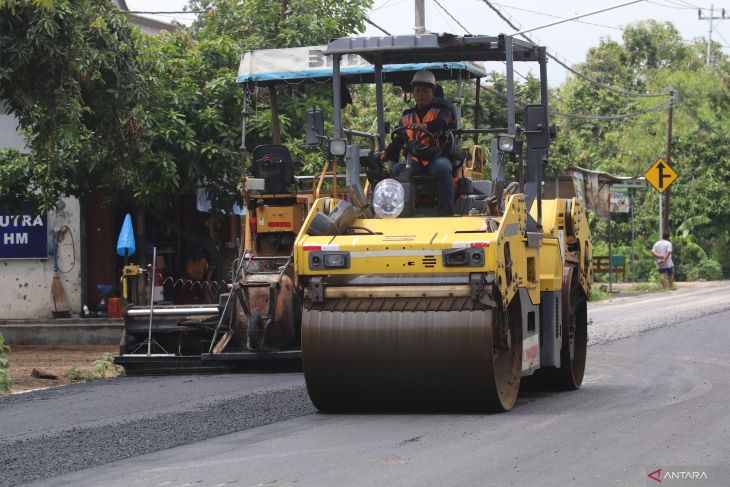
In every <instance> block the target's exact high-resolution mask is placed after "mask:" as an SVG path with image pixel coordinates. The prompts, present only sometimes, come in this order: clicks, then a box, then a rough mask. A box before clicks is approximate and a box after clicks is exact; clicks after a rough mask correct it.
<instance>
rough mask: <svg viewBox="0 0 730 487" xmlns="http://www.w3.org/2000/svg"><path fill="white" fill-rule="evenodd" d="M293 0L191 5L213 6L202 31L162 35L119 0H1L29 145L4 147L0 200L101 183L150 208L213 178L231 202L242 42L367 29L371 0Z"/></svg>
mask: <svg viewBox="0 0 730 487" xmlns="http://www.w3.org/2000/svg"><path fill="white" fill-rule="evenodd" d="M39 3H45V2H39ZM286 3H287V2H281V1H278V0H277V1H274V0H239V1H224V0H219V1H205V2H191V6H192V7H194V8H206V9H207V13H206V14H204V15H202V16H201V17H200V18H199V19H198V20H197V21H196V22H195V24H194V26H193V27H192V29H182V30H181V31H180V32H176V33H172V34H169V35H163V36H160V37H155V38H151V37H148V36H145V35H143V34H141V33H140V32H139V31H138V30H137V29H135V28H133V27H131V26H130V25H129V23H128V22H127V20H126V18H125V17H124V16H123V15H122V14H121V13H120V12H118V11H117V10H116V9H115V8H114V7H113V5H112V3H111V2H108V1H105V0H80V1H75V2H71V1H70V0H57V1H56V2H54V6H53V8H52V9H44V8H39V7H37V6H36V3H34V2H31V1H30V0H25V1H22V0H17V1H12V2H10V0H6V2H4V3H3V4H0V5H4V6H2V7H0V32H2V33H3V35H2V36H0V51H2V52H3V56H2V59H0V98H4V99H6V100H7V102H8V105H9V107H10V110H11V111H12V112H13V113H14V114H16V115H17V116H18V117H19V119H20V125H21V127H22V129H23V131H24V133H25V134H26V135H27V136H28V147H29V153H28V154H26V155H24V154H20V153H18V152H15V151H7V150H6V151H2V153H0V205H4V206H7V205H10V204H12V203H14V202H16V201H18V200H19V199H25V200H31V201H34V202H36V203H37V204H38V205H39V206H40V208H41V209H48V208H51V207H52V206H53V205H54V204H55V203H56V202H57V201H58V200H59V199H60V198H61V197H62V196H77V197H81V196H83V195H85V194H87V193H88V192H89V191H90V190H92V189H93V188H97V187H102V188H104V189H105V191H106V192H107V194H109V197H110V198H112V199H114V200H121V201H126V202H132V201H133V202H134V203H135V204H142V205H144V204H152V203H153V202H155V201H157V200H158V199H159V198H161V197H164V196H169V195H171V194H174V192H175V191H177V190H179V189H180V188H181V187H182V186H185V185H188V186H192V185H195V184H196V183H197V181H203V182H204V183H205V184H206V185H207V188H208V190H209V193H210V194H211V195H212V196H213V202H214V204H215V206H217V207H219V208H227V207H230V203H231V202H232V199H233V198H234V197H235V196H234V188H235V186H236V184H237V182H238V175H239V173H240V171H239V167H238V157H237V154H238V146H239V143H240V142H239V141H240V106H241V90H240V88H239V87H238V86H236V84H235V73H236V70H237V67H238V61H239V59H240V55H241V53H242V51H243V50H244V49H251V48H259V47H285V46H293V45H301V44H311V43H313V42H315V43H316V42H322V43H323V42H326V40H327V39H328V38H329V37H335V36H343V35H348V34H350V33H352V32H353V31H356V30H358V29H362V28H364V26H363V17H364V12H365V9H366V8H367V7H369V6H370V3H371V1H370V0H338V1H327V2H324V1H320V0H306V1H298V2H291V4H290V5H288V7H287V10H286V16H285V18H283V19H282V18H280V16H279V14H280V10H279V9H280V8H281V6H282V4H286ZM299 98H302V99H303V98H304V95H302V96H301V97H299V96H295V97H294V99H293V100H292V102H294V101H295V100H296V99H299ZM301 117H302V122H301V123H300V124H299V125H298V126H297V127H295V128H293V129H292V133H294V134H297V135H298V134H300V133H302V132H303V130H302V131H300V130H299V129H301V127H303V113H302V114H301ZM266 128H267V127H266V126H265V124H261V126H260V129H261V133H259V134H254V137H256V136H263V135H264V132H265V131H266Z"/></svg>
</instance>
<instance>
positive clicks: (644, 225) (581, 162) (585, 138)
mask: <svg viewBox="0 0 730 487" xmlns="http://www.w3.org/2000/svg"><path fill="white" fill-rule="evenodd" d="M622 40H623V42H617V41H615V40H611V39H604V40H602V41H601V43H600V45H599V46H597V47H595V48H592V49H591V50H590V51H589V53H588V56H587V58H586V61H585V62H584V63H583V64H582V65H580V66H578V69H579V71H581V72H582V73H584V74H586V75H588V76H590V77H592V78H594V79H598V80H599V81H601V82H603V83H607V84H610V85H612V86H614V87H618V88H622V89H624V90H629V91H634V92H652V93H668V92H669V89H670V87H671V88H673V89H674V90H675V92H676V93H678V103H677V105H676V108H675V110H674V119H673V145H672V166H673V167H674V169H675V170H676V171H677V172H678V174H679V179H678V180H677V181H676V182H675V183H674V184H673V185H672V187H671V202H670V210H671V211H670V225H669V227H670V230H671V229H677V230H676V231H672V233H673V234H675V233H676V238H675V239H674V240H673V242H674V244H675V245H674V247H675V249H674V253H673V260H674V261H675V264H676V266H677V272H678V273H677V277H678V278H680V279H692V278H697V276H699V275H700V273H698V272H697V271H696V269H697V268H698V267H699V268H701V269H702V275H715V276H716V275H717V273H716V272H715V271H716V270H717V265H716V264H717V263H718V262H719V263H720V266H721V269H723V270H724V272H725V274H726V275H727V274H728V272H729V271H730V251H728V250H727V249H728V243H730V237H728V235H729V234H730V192H728V191H727V187H728V183H730V137H728V135H727V127H728V126H730V85H728V83H727V80H728V79H730V64H729V63H728V59H727V56H726V55H725V54H724V53H723V52H722V51H721V50H720V49H719V48H717V46H715V47H713V50H714V51H715V54H716V57H717V60H718V62H717V66H716V67H709V68H708V67H706V66H705V62H704V61H705V59H704V52H703V51H702V49H698V48H697V47H695V46H692V45H687V44H685V42H684V41H683V39H682V38H681V36H680V34H679V33H678V32H677V30H676V28H674V26H672V25H671V24H669V23H659V22H656V21H645V22H639V23H636V24H632V25H629V26H627V28H626V29H625V30H624V34H623V39H622ZM555 95H556V97H555V98H556V100H555V102H554V104H553V106H554V107H556V108H555V110H556V111H560V112H564V113H582V114H601V115H616V114H621V113H630V112H634V111H639V110H643V109H647V108H651V107H653V106H656V105H657V104H658V103H661V102H663V101H666V98H661V97H659V98H657V97H629V96H625V95H623V94H620V93H616V92H614V91H610V90H607V89H604V88H601V87H598V86H596V85H595V84H592V83H590V82H588V81H586V80H584V79H582V78H579V77H571V78H569V79H568V80H567V81H566V83H565V84H564V85H563V86H561V87H560V88H559V89H558V90H556V91H555ZM667 122H668V114H667V110H666V109H661V110H658V111H652V112H648V113H644V114H642V115H640V116H637V117H631V118H628V119H626V120H624V121H614V122H606V121H595V120H588V121H585V120H578V119H563V118H561V119H560V120H558V123H559V139H558V142H557V144H556V147H555V149H556V150H555V151H554V153H555V155H554V156H553V158H557V159H560V160H566V161H568V162H569V163H571V164H574V165H578V166H582V167H586V168H592V169H598V170H603V171H607V172H610V173H613V174H617V175H622V176H635V177H636V176H641V175H643V173H644V172H645V171H646V169H647V168H648V167H649V166H650V165H651V164H652V163H653V162H654V161H656V160H657V159H659V158H660V157H662V158H663V157H665V155H666V143H667ZM635 195H636V198H635V199H634V201H633V202H632V203H633V206H634V227H635V234H636V242H635V247H636V256H637V259H636V261H635V262H634V268H635V276H636V278H637V279H638V280H646V279H648V278H650V277H652V276H653V275H654V274H655V273H656V270H655V265H654V259H653V257H652V256H651V253H650V249H651V247H652V245H653V244H654V242H655V241H656V240H657V214H658V198H657V193H656V192H655V191H654V190H653V189H652V188H649V189H647V190H645V191H643V190H642V191H636V192H635ZM684 222H690V223H687V224H686V225H684V227H680V225H682V224H683V223H684ZM698 222H702V225H699V224H698ZM689 225H693V229H692V230H690V231H689V233H688V231H687V227H688V226H689ZM591 228H592V230H593V235H594V239H595V240H596V242H595V247H596V249H597V250H596V251H595V252H594V253H595V254H601V253H602V254H607V252H606V251H605V250H607V249H606V242H607V239H608V232H607V229H606V226H605V223H602V222H593V223H592V224H591ZM630 239H631V225H630V222H629V221H628V218H627V217H624V216H619V215H616V221H614V222H613V230H612V245H613V248H614V249H615V250H614V254H616V255H619V254H620V255H625V256H627V259H628V258H629V256H630V255H631V254H630V249H629V247H630ZM599 249H604V251H603V252H601V251H599ZM708 259H710V261H708ZM712 260H714V261H715V263H713V262H712Z"/></svg>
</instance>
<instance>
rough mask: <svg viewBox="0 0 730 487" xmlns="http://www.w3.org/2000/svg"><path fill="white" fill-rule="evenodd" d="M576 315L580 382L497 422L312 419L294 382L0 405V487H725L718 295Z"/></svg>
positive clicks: (143, 382) (98, 387) (148, 384)
mask: <svg viewBox="0 0 730 487" xmlns="http://www.w3.org/2000/svg"><path fill="white" fill-rule="evenodd" d="M589 317H590V319H591V320H592V323H591V325H590V328H589V333H590V336H591V346H590V347H589V353H588V365H587V371H586V380H585V385H584V387H583V388H582V389H581V390H580V391H575V392H570V393H555V392H549V391H543V390H540V389H539V388H535V387H532V388H527V389H523V390H522V391H521V394H520V398H519V400H518V403H517V405H516V407H515V409H514V410H513V411H512V412H510V413H506V414H496V415H481V414H442V415H424V414H401V415H326V414H320V413H316V412H314V409H313V407H312V406H311V403H309V401H308V399H307V396H306V392H305V390H304V385H303V380H302V378H301V374H298V373H284V374H273V375H272V374H243V375H226V376H203V377H194V376H191V377H173V378H170V377H167V378H125V379H121V380H115V381H109V382H105V383H94V384H83V385H78V386H70V387H63V388H60V389H57V390H53V391H39V392H37V393H28V394H24V395H21V396H14V397H11V398H3V399H0V430H2V431H3V435H2V439H0V464H2V465H4V466H7V467H5V468H3V473H2V475H0V483H2V484H3V485H11V484H13V483H17V482H20V481H29V480H33V479H40V480H38V481H37V485H54V486H55V485H89V486H91V485H110V486H114V485H119V486H121V485H124V486H127V485H166V486H182V485H209V486H214V485H243V486H268V485H270V486H276V487H279V486H285V485H295V486H308V485H312V486H322V485H405V486H408V485H414V486H415V485H419V486H421V485H475V484H478V485H483V484H490V485H651V484H650V483H645V482H654V481H653V480H651V479H649V478H648V477H647V474H648V473H650V472H652V471H653V470H656V469H658V468H664V472H666V471H667V469H669V468H674V469H675V470H676V471H679V470H680V469H687V470H691V471H698V470H699V471H702V472H704V473H705V474H706V475H707V476H709V478H708V479H707V480H706V481H704V480H703V481H704V482H705V483H703V484H702V485H727V482H725V480H726V479H727V478H728V477H727V474H728V472H727V471H725V472H724V473H723V470H722V469H723V468H724V467H725V466H726V465H727V464H728V462H727V458H730V446H728V442H727V438H729V437H730V431H729V430H730V412H729V408H727V407H726V404H727V403H728V402H729V401H730V373H729V372H730V358H729V357H728V353H727V350H728V349H730V337H729V335H728V333H727V326H728V323H729V322H730V285H728V283H721V284H715V285H708V286H706V287H700V288H692V289H681V290H679V291H676V292H667V293H661V294H653V295H644V296H638V297H632V298H622V299H617V300H615V302H611V303H597V304H595V305H591V306H590V309H589ZM6 433H7V434H6ZM181 445H182V446H181ZM155 450H157V451H155ZM147 452H152V453H147ZM94 465H96V466H94ZM89 467H91V468H89ZM74 470H75V471H74ZM721 475H722V477H720V476H721ZM720 478H721V479H722V481H721V482H720V481H719V479H720ZM662 485H671V483H668V482H667V481H665V482H664V483H663V484H662Z"/></svg>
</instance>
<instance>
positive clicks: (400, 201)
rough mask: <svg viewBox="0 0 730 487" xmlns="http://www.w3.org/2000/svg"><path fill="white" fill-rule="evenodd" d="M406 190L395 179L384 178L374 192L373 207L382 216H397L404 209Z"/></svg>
mask: <svg viewBox="0 0 730 487" xmlns="http://www.w3.org/2000/svg"><path fill="white" fill-rule="evenodd" d="M404 205H405V191H403V186H402V185H401V184H400V183H399V182H398V181H396V180H395V179H383V180H382V181H380V182H379V183H378V184H377V185H376V186H375V191H374V192H373V209H374V210H375V214H376V215H377V216H378V217H380V218H396V217H397V216H398V215H400V214H401V212H402V211H403V206H404Z"/></svg>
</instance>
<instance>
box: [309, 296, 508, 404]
mask: <svg viewBox="0 0 730 487" xmlns="http://www.w3.org/2000/svg"><path fill="white" fill-rule="evenodd" d="M334 308H338V306H335V307H334ZM497 315H498V313H495V312H494V311H493V310H491V309H476V310H466V311H464V310H462V311H427V312H423V311H375V312H372V311H371V312H362V311H346V312H342V311H335V310H332V311H324V310H316V309H306V308H305V310H304V313H303V317H302V365H303V368H304V377H305V379H306V383H307V389H308V391H309V395H310V397H311V399H312V402H313V403H314V405H315V406H316V407H317V408H318V409H320V410H323V411H330V410H332V411H334V410H338V411H341V410H402V409H406V408H407V409H420V410H423V409H426V410H429V409H452V410H453V409H476V410H497V411H505V410H509V409H511V408H512V406H513V405H514V403H515V400H516V398H517V392H518V390H519V384H520V376H521V366H522V362H521V360H522V334H521V331H520V330H521V326H516V325H519V323H517V324H516V325H515V324H514V323H513V324H512V325H510V320H509V316H507V317H506V318H505V319H503V320H498V321H501V323H502V325H501V326H508V327H509V328H511V331H512V332H511V333H509V334H507V336H508V338H507V341H505V339H504V335H503V336H502V340H495V339H494V338H495V337H494V335H495V332H496V333H499V330H498V329H495V326H497V325H496V324H495V316H497ZM505 320H506V321H505ZM506 343H509V347H507V346H506ZM506 348H509V350H507V349H506Z"/></svg>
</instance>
